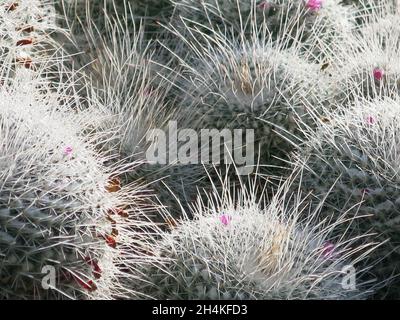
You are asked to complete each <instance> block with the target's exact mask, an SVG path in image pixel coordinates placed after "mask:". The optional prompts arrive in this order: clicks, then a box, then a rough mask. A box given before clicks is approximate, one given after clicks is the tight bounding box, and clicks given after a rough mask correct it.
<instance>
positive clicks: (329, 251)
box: [322, 242, 335, 259]
mask: <svg viewBox="0 0 400 320" xmlns="http://www.w3.org/2000/svg"><path fill="white" fill-rule="evenodd" d="M334 251H335V245H334V244H333V243H331V242H326V243H324V246H323V250H322V255H323V256H324V258H326V259H329V258H331V257H332V256H333V255H334Z"/></svg>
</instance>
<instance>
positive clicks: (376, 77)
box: [373, 68, 385, 81]
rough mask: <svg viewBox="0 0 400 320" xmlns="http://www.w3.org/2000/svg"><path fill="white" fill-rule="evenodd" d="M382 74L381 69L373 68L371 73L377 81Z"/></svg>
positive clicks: (380, 78)
mask: <svg viewBox="0 0 400 320" xmlns="http://www.w3.org/2000/svg"><path fill="white" fill-rule="evenodd" d="M384 73H385V72H384V71H383V69H381V68H375V69H374V71H373V74H374V78H375V80H378V81H380V80H382V78H383V75H384Z"/></svg>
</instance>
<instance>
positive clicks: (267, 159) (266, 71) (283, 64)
mask: <svg viewBox="0 0 400 320" xmlns="http://www.w3.org/2000/svg"><path fill="white" fill-rule="evenodd" d="M239 48H242V49H239ZM278 48H279V47H278ZM278 48H277V47H275V46H272V45H270V44H264V45H262V44H261V42H259V41H255V42H254V43H252V44H244V45H243V46H242V45H241V44H237V46H236V45H232V44H231V43H230V42H229V41H228V40H227V39H225V38H224V41H223V42H222V43H220V44H219V47H218V48H216V49H215V50H214V49H212V48H207V47H205V48H202V50H203V51H200V50H199V51H200V52H201V53H200V54H198V57H196V58H195V59H193V61H192V62H190V63H188V64H187V69H188V72H189V75H190V76H188V77H187V78H189V79H190V82H189V83H187V84H185V83H184V85H183V88H184V91H185V93H186V96H185V98H184V99H183V101H182V105H183V106H185V107H186V108H187V110H188V111H187V112H188V113H194V114H195V116H192V118H193V119H197V120H196V121H195V122H193V124H192V126H193V127H194V128H196V129H203V128H211V129H219V130H222V129H226V128H227V129H244V130H245V129H253V130H254V136H255V141H256V143H257V145H259V146H260V147H261V149H260V152H261V153H260V156H261V160H262V163H263V164H268V165H271V164H273V165H275V164H276V165H279V164H282V163H281V161H280V160H279V159H284V158H286V157H287V155H288V153H289V152H290V150H291V149H292V144H297V143H298V142H299V139H300V138H299V137H300V136H301V134H300V130H299V129H300V127H299V126H298V124H299V123H303V124H306V125H308V126H312V125H313V123H312V121H311V117H310V114H312V113H315V112H317V110H316V109H315V110H314V106H316V105H317V103H316V101H319V100H320V99H321V100H323V97H324V95H326V91H325V90H326V89H325V88H326V87H327V84H326V79H325V76H324V75H323V73H322V72H321V71H320V67H319V66H318V65H316V64H311V63H308V62H307V61H306V60H305V59H303V58H302V57H301V56H300V55H298V54H297V53H296V51H295V50H281V49H278ZM199 51H197V52H199ZM305 92H307V94H304V93H305ZM308 106H309V107H308ZM255 150H256V157H257V155H258V154H259V153H258V147H257V146H256V147H255Z"/></svg>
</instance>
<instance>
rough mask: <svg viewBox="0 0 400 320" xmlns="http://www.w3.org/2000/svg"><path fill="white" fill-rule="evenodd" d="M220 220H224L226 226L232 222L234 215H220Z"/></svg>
mask: <svg viewBox="0 0 400 320" xmlns="http://www.w3.org/2000/svg"><path fill="white" fill-rule="evenodd" d="M219 220H220V221H221V222H222V224H223V225H224V226H227V225H228V224H229V222H231V220H232V217H231V216H228V215H226V214H223V215H222V216H220V217H219Z"/></svg>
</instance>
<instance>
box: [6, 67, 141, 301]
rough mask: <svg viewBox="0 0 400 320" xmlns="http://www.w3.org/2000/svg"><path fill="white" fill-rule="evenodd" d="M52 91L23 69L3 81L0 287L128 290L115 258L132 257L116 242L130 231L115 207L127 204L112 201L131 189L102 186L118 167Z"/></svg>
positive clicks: (99, 292)
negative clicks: (49, 274) (108, 164)
mask: <svg viewBox="0 0 400 320" xmlns="http://www.w3.org/2000/svg"><path fill="white" fill-rule="evenodd" d="M58 94H59V95H58ZM58 94H57V93H55V92H51V91H50V90H48V89H46V86H45V85H44V84H43V81H42V80H40V79H38V78H35V76H33V75H32V74H31V73H30V71H28V70H20V71H18V72H17V76H16V78H15V79H14V80H12V85H7V86H2V87H1V88H0V97H1V99H0V105H1V106H0V141H1V143H0V159H1V161H0V163H1V165H0V176H1V181H2V183H1V187H0V274H1V279H0V297H1V298H21V299H43V298H85V297H86V298H90V297H98V298H112V297H113V296H114V295H115V296H116V295H119V294H120V295H121V296H126V295H127V294H128V292H129V289H126V288H125V287H124V286H123V284H122V283H121V278H124V275H123V274H122V272H121V271H120V270H119V269H118V267H117V266H118V263H121V264H122V263H124V262H125V261H126V260H124V259H127V260H129V259H130V258H132V254H133V252H130V253H129V251H128V252H127V253H124V256H121V250H122V249H121V247H128V248H129V243H131V242H132V241H134V239H135V233H134V232H133V231H129V230H130V226H131V225H132V218H122V217H120V215H122V216H124V217H125V216H128V215H130V213H129V212H131V211H130V210H128V211H123V210H122V209H118V208H123V207H124V205H125V204H126V203H127V202H129V201H131V200H130V198H132V196H131V195H129V194H126V192H127V191H126V189H125V191H122V190H121V191H119V190H115V192H110V191H109V190H108V189H109V179H110V176H113V175H114V174H117V172H113V171H111V170H108V169H106V168H105V167H104V165H103V162H104V161H105V160H106V159H105V158H104V159H103V157H101V156H98V155H97V153H96V151H95V148H94V145H95V144H92V143H93V142H94V141H96V139H98V138H99V137H90V135H87V136H86V137H83V136H82V133H83V131H84V128H85V127H86V121H87V120H85V116H84V113H82V114H74V113H71V112H70V110H69V108H70V107H71V105H68V100H66V95H65V93H64V95H63V94H62V93H61V92H58ZM61 97H62V98H61ZM61 100H62V101H63V104H61ZM67 106H68V107H69V108H68V107H67ZM63 107H65V109H63ZM91 139H93V140H91ZM122 213H124V214H122ZM111 216H113V218H112V221H113V222H112V223H110V220H108V218H110V219H111ZM131 217H133V216H131ZM121 220H122V221H121ZM127 234H129V236H126V235H127ZM129 237H132V239H131V240H129ZM127 238H128V239H127ZM124 241H127V242H126V244H124V245H122V246H120V247H119V248H118V245H117V244H118V243H119V242H124ZM131 250H133V249H132V248H131ZM48 267H50V268H54V277H55V278H54V279H53V280H54V281H53V282H52V285H54V286H55V287H51V288H50V289H49V288H45V286H43V283H42V281H43V279H44V277H45V275H46V274H43V272H45V270H46V268H48ZM126 268H129V265H128V266H127V267H126ZM121 274H122V275H121ZM119 276H121V278H118V277H119ZM46 283H47V282H46Z"/></svg>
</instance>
